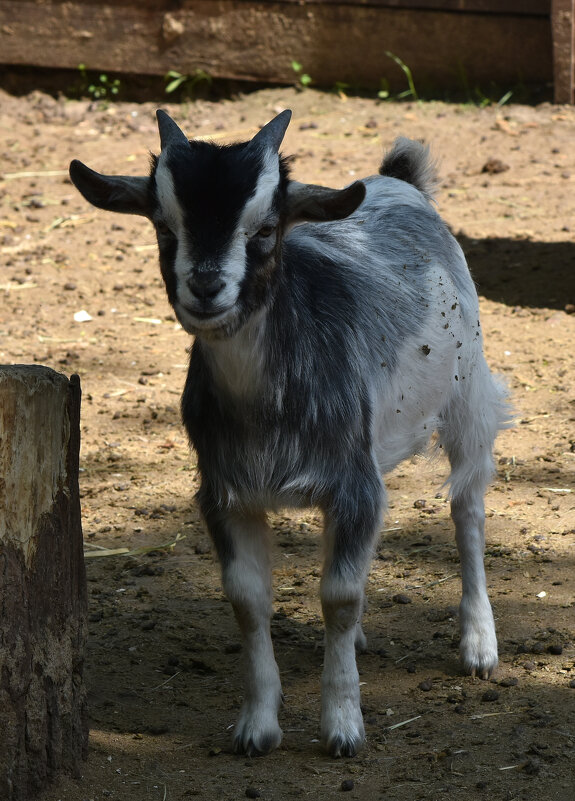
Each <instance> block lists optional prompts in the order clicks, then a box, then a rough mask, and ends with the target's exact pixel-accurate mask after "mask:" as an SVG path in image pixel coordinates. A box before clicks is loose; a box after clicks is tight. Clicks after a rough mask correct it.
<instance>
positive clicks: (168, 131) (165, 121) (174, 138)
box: [156, 108, 190, 150]
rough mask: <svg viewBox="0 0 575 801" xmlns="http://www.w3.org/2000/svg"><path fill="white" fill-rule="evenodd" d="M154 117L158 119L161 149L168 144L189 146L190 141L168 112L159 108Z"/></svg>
mask: <svg viewBox="0 0 575 801" xmlns="http://www.w3.org/2000/svg"><path fill="white" fill-rule="evenodd" d="M156 119H157V120H158V129H159V131H160V144H161V146H162V150H165V149H166V148H167V147H168V145H186V146H188V147H189V144H190V142H189V140H188V137H187V136H186V134H185V133H184V132H183V131H182V129H181V128H179V127H178V126H177V125H176V123H175V122H174V121H173V119H172V118H171V117H170V115H169V114H167V113H166V112H165V111H162V109H161V108H159V109H158V110H157V111H156Z"/></svg>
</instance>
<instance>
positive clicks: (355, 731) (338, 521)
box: [320, 472, 383, 757]
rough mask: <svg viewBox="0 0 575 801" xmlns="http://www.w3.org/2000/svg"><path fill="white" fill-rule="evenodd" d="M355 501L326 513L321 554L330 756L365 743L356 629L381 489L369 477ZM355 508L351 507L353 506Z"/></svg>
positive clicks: (324, 724)
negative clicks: (324, 548) (324, 549)
mask: <svg viewBox="0 0 575 801" xmlns="http://www.w3.org/2000/svg"><path fill="white" fill-rule="evenodd" d="M369 483H370V484H371V488H372V489H371V492H369V491H368V490H367V488H366V487H364V488H363V491H362V492H361V493H359V492H358V493H357V499H358V500H357V501H356V498H353V497H349V496H348V497H347V498H346V501H347V503H346V506H345V509H343V510H336V509H331V510H329V511H326V514H325V518H326V519H325V540H326V556H325V564H324V571H323V576H322V580H321V588H320V594H321V604H322V610H323V617H324V622H325V655H324V668H323V675H322V702H321V737H322V742H323V744H324V747H325V748H326V750H327V752H328V753H329V754H330V755H331V756H334V757H340V756H342V757H349V756H354V755H355V754H356V753H357V750H358V748H359V747H360V746H361V744H362V743H363V741H364V739H365V730H364V726H363V716H362V712H361V704H360V691H359V673H358V670H357V665H356V655H355V651H356V648H358V650H360V649H362V648H365V644H366V643H365V636H364V634H363V630H362V628H361V618H362V614H363V610H364V604H365V596H364V585H365V579H366V576H367V571H368V569H369V563H370V560H371V556H372V553H373V546H374V542H375V539H376V537H377V534H378V531H379V528H380V524H381V514H382V501H383V488H382V486H381V480H380V478H379V475H378V474H377V473H376V472H374V474H373V476H371V481H370V482H369ZM356 505H357V507H359V508H352V507H354V506H356Z"/></svg>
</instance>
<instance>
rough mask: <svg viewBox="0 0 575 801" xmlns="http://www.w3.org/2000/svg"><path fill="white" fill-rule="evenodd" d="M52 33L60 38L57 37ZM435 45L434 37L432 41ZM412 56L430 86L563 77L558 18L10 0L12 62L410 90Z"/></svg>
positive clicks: (1, 2)
mask: <svg viewBox="0 0 575 801" xmlns="http://www.w3.org/2000/svg"><path fill="white" fill-rule="evenodd" d="M47 42H49V43H50V44H49V46H46V43H47ZM431 42H432V43H433V46H430V45H429V43H431ZM386 50H389V51H391V52H393V53H395V54H396V55H398V56H399V57H400V58H401V59H403V61H404V62H405V63H406V64H408V65H409V67H410V69H411V71H412V73H413V75H414V79H415V81H416V85H417V86H418V87H419V88H420V89H428V88H430V87H432V88H441V87H453V86H457V85H459V86H461V75H462V74H464V75H465V80H466V82H467V85H469V86H470V87H472V88H473V87H475V86H478V87H481V86H483V87H488V86H489V85H490V84H491V83H492V82H494V83H497V84H498V85H500V86H502V87H504V88H507V87H511V86H513V85H514V84H516V83H517V82H519V81H522V82H523V83H526V84H529V83H531V82H532V83H541V82H542V81H550V80H551V79H552V47H551V30H550V25H549V20H547V19H545V18H539V17H530V16H513V15H486V14H452V13H448V12H441V11H428V12H426V13H425V24H423V23H422V12H417V11H409V10H405V9H395V8H393V9H392V8H385V7H383V6H382V7H378V8H375V7H363V6H351V5H329V6H328V5H325V4H324V5H313V6H312V5H305V4H304V5H298V4H294V3H276V2H273V3H272V2H265V3H264V2H250V3H245V2H241V1H239V0H194V2H193V4H190V3H187V4H185V5H183V6H182V7H181V8H179V9H178V10H174V11H172V12H164V10H163V9H162V8H160V7H158V6H157V5H156V4H153V7H147V6H142V5H141V4H138V5H136V4H133V5H132V4H127V3H121V4H119V3H116V4H110V3H103V4H102V3H99V4H97V5H94V4H86V3H82V2H78V1H77V0H76V1H74V0H70V1H68V2H63V3H49V2H46V3H42V4H39V3H36V2H27V1H26V0H19V1H18V2H9V1H8V0H0V54H1V56H0V58H1V60H2V62H3V63H5V64H13V65H16V64H27V65H36V66H40V67H53V68H71V69H75V68H77V66H78V64H80V63H84V64H86V65H87V67H88V68H91V69H98V70H103V71H108V72H129V73H140V74H155V75H162V74H165V73H166V72H167V71H168V70H170V69H174V70H178V71H179V72H181V73H184V74H193V73H194V71H195V70H196V69H202V70H205V71H206V72H208V73H209V74H210V75H212V76H213V77H216V78H233V79H241V80H252V81H262V82H279V83H291V82H293V81H294V79H295V75H294V72H293V69H292V67H291V64H292V61H294V60H297V61H299V62H300V63H301V64H302V65H303V68H304V70H305V71H306V72H307V73H308V74H309V75H311V77H312V79H313V81H314V82H315V83H316V84H318V85H328V86H329V85H333V84H334V83H335V82H336V81H341V82H346V83H349V84H351V85H353V86H364V87H378V86H379V83H380V80H381V79H382V78H386V79H388V80H389V81H390V83H391V87H392V90H393V91H396V90H399V89H404V88H405V76H404V75H403V73H402V72H401V70H400V69H399V67H397V65H395V64H394V63H393V62H392V61H391V60H390V59H389V58H388V57H387V56H386V55H385V51H386Z"/></svg>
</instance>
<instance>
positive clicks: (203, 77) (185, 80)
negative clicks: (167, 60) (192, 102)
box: [164, 69, 212, 97]
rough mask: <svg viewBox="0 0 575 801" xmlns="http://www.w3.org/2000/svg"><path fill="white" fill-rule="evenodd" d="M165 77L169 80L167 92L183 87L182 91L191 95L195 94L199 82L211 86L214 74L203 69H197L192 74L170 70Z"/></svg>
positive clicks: (170, 92)
mask: <svg viewBox="0 0 575 801" xmlns="http://www.w3.org/2000/svg"><path fill="white" fill-rule="evenodd" d="M164 79H165V80H166V81H169V83H168V84H167V86H166V87H165V91H166V94H168V95H170V94H172V92H176V91H177V90H178V89H181V90H182V92H183V93H184V94H185V95H186V96H188V97H189V96H191V95H193V93H194V92H195V90H196V88H197V87H198V84H204V85H205V86H211V84H212V76H211V75H210V74H209V72H206V71H205V70H202V69H196V70H195V71H194V72H193V73H191V74H186V73H182V72H177V71H176V70H170V71H169V72H167V73H166V74H165V75H164Z"/></svg>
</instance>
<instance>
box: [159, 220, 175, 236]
mask: <svg viewBox="0 0 575 801" xmlns="http://www.w3.org/2000/svg"><path fill="white" fill-rule="evenodd" d="M156 231H157V232H158V233H159V234H160V235H161V236H174V232H173V231H172V229H171V228H170V226H169V225H166V223H165V222H164V221H163V220H159V221H158V222H157V223H156Z"/></svg>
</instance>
